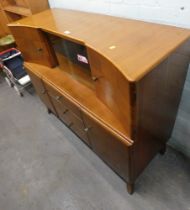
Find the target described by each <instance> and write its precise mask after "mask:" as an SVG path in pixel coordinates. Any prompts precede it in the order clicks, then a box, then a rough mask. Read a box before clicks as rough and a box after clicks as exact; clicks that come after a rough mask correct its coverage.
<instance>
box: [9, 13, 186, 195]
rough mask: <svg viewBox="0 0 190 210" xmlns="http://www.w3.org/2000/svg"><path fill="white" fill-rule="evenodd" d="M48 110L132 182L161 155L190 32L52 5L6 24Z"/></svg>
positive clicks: (178, 91)
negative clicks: (156, 156)
mask: <svg viewBox="0 0 190 210" xmlns="http://www.w3.org/2000/svg"><path fill="white" fill-rule="evenodd" d="M9 27H10V30H11V31H12V33H13V35H14V37H15V39H16V42H17V45H18V47H19V49H20V50H21V51H22V53H23V56H24V59H25V61H26V62H25V67H26V69H27V71H28V73H29V75H30V77H31V79H32V82H33V85H34V87H35V89H36V91H37V93H38V95H39V97H40V98H41V100H42V101H43V102H44V104H45V105H46V107H47V109H48V111H49V112H51V113H54V114H55V115H56V116H57V117H58V118H59V119H60V120H61V121H62V122H64V123H65V124H66V125H67V126H68V128H70V129H71V130H72V131H73V132H74V133H76V134H77V135H78V136H79V137H80V139H81V140H83V141H84V142H85V143H86V144H87V145H88V146H89V147H90V148H91V149H92V150H93V151H94V152H95V153H96V154H97V155H98V156H99V157H100V158H101V159H102V160H103V161H104V162H106V163H107V164H108V165H109V166H110V167H111V168H112V169H113V170H114V171H115V172H116V173H117V174H118V175H119V176H120V177H122V178H123V179H124V180H125V181H126V183H127V189H128V192H129V193H132V192H133V190H134V183H135V181H136V179H137V177H138V176H139V175H140V174H141V173H142V171H143V170H144V169H145V167H146V166H147V165H148V163H149V162H150V161H151V160H152V158H153V157H154V156H155V155H156V154H157V153H158V152H160V153H164V151H165V147H166V142H167V140H168V139H169V138H170V135H171V132H172V129H173V126H174V123H175V118H176V113H177V110H178V106H179V102H180V98H181V94H182V90H183V85H184V81H185V78H186V73H187V69H188V65H189V59H190V41H189V38H190V31H189V30H187V29H182V28H177V27H172V26H165V25H159V24H153V23H147V22H143V21H137V20H130V19H122V18H117V17H111V16H106V15H98V14H91V13H86V12H79V11H72V10H64V9H51V10H47V11H44V12H41V13H39V14H36V15H33V16H31V17H27V18H25V19H22V20H19V21H17V22H14V23H12V24H9Z"/></svg>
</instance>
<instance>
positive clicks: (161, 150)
mask: <svg viewBox="0 0 190 210" xmlns="http://www.w3.org/2000/svg"><path fill="white" fill-rule="evenodd" d="M159 153H160V154H161V155H164V154H165V153H166V144H164V146H162V148H161V149H160V151H159Z"/></svg>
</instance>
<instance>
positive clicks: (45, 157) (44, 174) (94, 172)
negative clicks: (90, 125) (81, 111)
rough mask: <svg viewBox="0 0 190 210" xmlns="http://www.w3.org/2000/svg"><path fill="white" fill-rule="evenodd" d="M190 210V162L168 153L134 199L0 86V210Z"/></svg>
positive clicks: (66, 135) (86, 152) (38, 106)
mask: <svg viewBox="0 0 190 210" xmlns="http://www.w3.org/2000/svg"><path fill="white" fill-rule="evenodd" d="M93 209H97V210H161V209H162V210H171V209H172V210H190V162H189V160H188V159H187V158H185V157H184V156H183V155H181V154H179V153H177V152H175V151H174V150H172V149H171V148H168V150H167V153H166V154H165V156H160V155H157V156H156V157H155V159H154V160H153V161H152V162H151V163H150V165H149V166H148V167H147V168H146V170H145V171H144V173H143V174H142V175H141V176H140V178H139V179H138V181H137V184H136V191H135V193H134V194H133V195H132V196H131V195H128V194H127V192H126V186H125V183H124V181H123V180H122V179H121V178H120V177H118V176H117V175H116V174H115V173H114V172H113V171H112V170H111V169H110V168H109V167H108V166H106V165H105V164H104V163H103V162H102V161H101V160H100V159H99V158H98V157H97V156H96V155H95V154H94V153H93V152H92V151H91V150H90V149H89V148H88V147H87V146H86V145H84V144H83V143H82V142H81V141H80V140H79V139H78V137H76V136H75V135H74V134H73V133H72V132H70V131H69V130H68V129H67V128H66V127H65V126H64V125H63V124H62V123H61V122H60V121H59V120H58V119H56V117H55V116H53V115H48V114H47V113H46V109H45V107H44V106H43V104H42V103H41V101H40V100H39V98H38V97H37V96H36V95H35V94H32V95H31V94H29V93H26V94H25V96H24V98H20V97H19V96H17V95H16V92H15V91H14V90H13V89H11V88H10V87H8V86H7V84H6V83H5V82H2V81H0V210H93Z"/></svg>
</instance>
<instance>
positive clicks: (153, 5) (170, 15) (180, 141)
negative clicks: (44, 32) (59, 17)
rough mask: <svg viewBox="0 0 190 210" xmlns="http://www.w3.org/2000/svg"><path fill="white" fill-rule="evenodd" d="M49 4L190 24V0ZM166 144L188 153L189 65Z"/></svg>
mask: <svg viewBox="0 0 190 210" xmlns="http://www.w3.org/2000/svg"><path fill="white" fill-rule="evenodd" d="M49 1H50V6H51V7H57V8H68V9H75V10H83V11H90V12H96V13H104V14H109V15H114V16H121V17H127V18H134V19H142V20H146V21H151V22H158V23H165V24H170V25H175V26H181V27H187V28H190V0H69V1H68V0H49ZM169 144H170V145H171V146H173V147H175V148H176V149H177V150H179V151H181V152H183V153H184V154H186V155H187V156H189V157H190V69H189V73H188V76H187V80H186V83H185V88H184V91H183V96H182V100H181V104H180V108H179V112H178V115H177V120H176V124H175V127H174V130H173V134H172V138H171V140H170V142H169Z"/></svg>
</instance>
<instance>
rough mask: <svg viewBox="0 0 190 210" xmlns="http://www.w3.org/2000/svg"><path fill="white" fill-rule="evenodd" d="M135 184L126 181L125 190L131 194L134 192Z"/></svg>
mask: <svg viewBox="0 0 190 210" xmlns="http://www.w3.org/2000/svg"><path fill="white" fill-rule="evenodd" d="M134 188H135V184H134V183H132V184H131V183H127V192H128V193H129V194H130V195H132V194H133V192H134Z"/></svg>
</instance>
